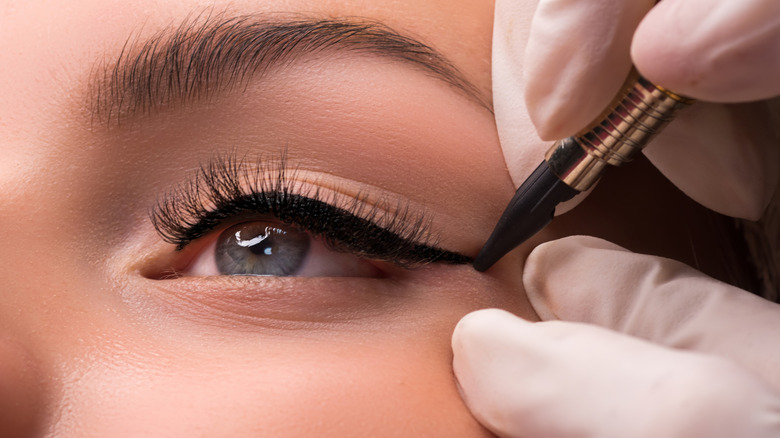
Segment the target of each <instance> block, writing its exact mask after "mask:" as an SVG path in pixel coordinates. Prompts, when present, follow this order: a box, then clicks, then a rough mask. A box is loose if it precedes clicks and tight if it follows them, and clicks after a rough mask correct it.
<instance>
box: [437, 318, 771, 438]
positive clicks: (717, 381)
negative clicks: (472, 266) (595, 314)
mask: <svg viewBox="0 0 780 438" xmlns="http://www.w3.org/2000/svg"><path fill="white" fill-rule="evenodd" d="M453 351H454V362H453V367H454V370H455V375H456V377H457V379H458V382H459V385H460V389H461V392H462V394H463V396H464V400H465V401H466V403H467V405H468V406H469V408H470V409H471V411H472V413H473V414H474V415H475V417H476V418H477V419H478V420H479V421H480V422H482V423H483V424H484V425H485V426H486V427H488V428H489V429H491V430H492V431H494V432H495V433H497V434H498V435H499V436H503V437H524V438H534V437H545V438H565V437H607V438H608V437H626V436H630V437H635V438H644V437H659V436H662V437H668V438H674V437H691V436H702V437H704V436H706V437H708V438H718V437H735V436H740V437H756V438H758V437H769V436H774V435H772V434H774V433H777V432H778V431H780V429H778V420H780V414H779V413H780V406H778V405H779V404H780V402H778V399H777V397H776V396H775V395H774V394H773V393H772V392H771V391H770V390H768V389H767V388H765V387H764V386H762V383H761V382H760V381H758V380H757V379H755V378H753V377H752V376H750V375H749V374H747V373H746V372H744V371H743V370H741V369H739V368H738V367H737V366H735V365H733V364H731V363H729V362H727V361H725V360H722V359H717V358H714V357H706V356H702V355H698V354H693V353H688V352H682V351H675V350H669V349H666V348H663V347H659V346H656V345H653V344H650V343H647V342H644V341H640V340H638V339H633V338H630V337H627V336H624V335H620V334H617V333H614V332H610V331H608V330H605V329H600V328H598V327H595V326H588V325H584V324H576V323H567V322H561V321H553V322H543V323H529V322H526V321H523V320H521V319H519V318H517V317H515V316H513V315H511V314H509V313H507V312H504V311H500V310H495V309H491V310H483V311H477V312H474V313H472V314H469V315H467V316H466V317H465V318H463V319H462V320H461V322H460V323H459V324H458V326H457V327H456V329H455V333H454V334H453Z"/></svg>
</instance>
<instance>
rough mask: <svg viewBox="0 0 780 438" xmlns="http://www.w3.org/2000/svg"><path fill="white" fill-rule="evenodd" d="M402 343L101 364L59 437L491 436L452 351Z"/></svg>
mask: <svg viewBox="0 0 780 438" xmlns="http://www.w3.org/2000/svg"><path fill="white" fill-rule="evenodd" d="M398 338H399V339H396V340H394V341H381V340H379V341H376V340H374V341H371V340H369V339H365V342H364V343H358V342H354V341H346V342H329V343H328V342H322V341H315V342H312V341H308V342H306V341H301V340H300V339H297V340H291V339H283V340H280V339H270V340H268V339H267V340H265V341H261V342H258V344H257V345H256V346H255V349H254V351H253V352H244V353H243V354H237V352H230V351H224V350H223V351H220V350H219V349H216V351H215V354H214V355H213V356H206V355H203V354H202V353H198V354H194V355H193V354H184V353H185V352H180V353H183V354H182V356H181V357H176V358H174V357H171V356H170V352H167V354H168V358H166V359H165V360H163V361H161V360H160V359H161V358H160V356H156V359H155V363H154V365H152V366H148V365H149V364H139V363H136V364H129V363H125V364H118V363H115V362H114V363H112V364H105V366H103V365H97V366H94V367H93V368H92V369H91V370H90V371H89V372H88V373H86V374H85V375H83V376H81V378H79V379H78V382H74V386H73V387H71V388H70V389H69V399H70V400H73V401H74V403H73V404H71V405H69V406H65V407H64V409H63V411H62V412H63V413H64V414H65V415H64V416H63V419H62V421H61V422H60V427H61V430H60V431H59V432H60V434H61V435H68V433H76V434H78V433H83V432H84V430H83V427H82V428H80V427H79V426H83V425H84V424H89V425H90V427H89V429H90V430H91V431H93V434H94V436H114V437H120V436H182V437H184V436H193V435H198V436H247V435H251V434H255V435H257V436H271V435H274V436H276V435H283V436H301V437H304V436H306V437H311V436H333V437H342V436H451V437H455V436H482V435H483V434H486V432H485V431H484V430H483V429H482V428H481V427H479V425H478V424H477V423H476V422H475V420H473V418H472V417H471V415H470V414H469V413H468V411H467V410H466V408H465V407H464V406H463V404H462V402H461V400H460V397H459V395H458V393H457V389H456V388H455V385H454V381H453V377H452V374H451V368H450V363H451V357H450V354H449V351H447V350H445V349H442V348H438V346H436V347H435V348H431V345H430V340H427V339H425V338H422V339H415V338H414V337H413V336H409V335H408V334H401V335H399V336H398ZM161 362H165V366H164V368H163V367H160V365H161ZM173 370H176V371H175V372H173Z"/></svg>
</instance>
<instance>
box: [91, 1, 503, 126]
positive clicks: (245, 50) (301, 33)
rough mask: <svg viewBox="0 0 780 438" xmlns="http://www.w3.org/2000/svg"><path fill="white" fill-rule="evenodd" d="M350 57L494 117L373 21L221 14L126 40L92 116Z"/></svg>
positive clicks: (94, 98)
mask: <svg viewBox="0 0 780 438" xmlns="http://www.w3.org/2000/svg"><path fill="white" fill-rule="evenodd" d="M326 51H348V52H356V53H361V54H367V55H374V56H381V57H385V58H389V59H393V60H396V61H399V62H402V63H405V64H407V65H409V66H411V67H412V68H417V69H420V70H422V71H423V72H425V73H427V74H428V75H429V76H431V77H434V78H436V79H439V80H442V81H444V82H445V83H447V84H449V85H450V86H452V87H453V88H454V89H455V90H457V91H458V92H460V93H462V94H464V95H465V96H466V97H468V98H470V99H472V100H473V101H475V102H477V103H478V104H479V105H480V106H482V107H484V108H486V109H488V110H489V111H491V112H492V107H491V104H490V102H489V100H488V99H487V98H486V97H485V96H484V95H483V94H482V93H481V92H480V90H479V89H478V88H477V87H476V86H475V85H474V84H472V83H471V82H469V81H468V80H467V79H466V78H465V76H464V75H463V74H462V73H461V72H460V71H459V70H458V68H457V67H455V65H454V64H453V63H452V62H450V61H449V60H447V59H446V58H445V57H444V56H443V55H441V54H440V53H439V52H437V51H436V50H435V49H433V48H432V47H430V46H428V45H426V44H425V43H423V42H421V41H418V40H415V39H413V38H411V37H408V36H404V35H401V34H399V33H397V32H395V31H394V30H392V29H390V28H389V27H387V26H385V25H383V24H381V23H378V22H374V21H368V20H363V19H357V18H349V19H348V18H339V19H316V18H293V19H290V18H287V19H283V18H279V17H278V16H274V17H271V16H263V15H243V16H237V17H227V16H225V15H224V14H220V15H217V16H207V17H205V18H200V17H196V18H194V19H187V20H185V21H184V22H183V23H182V24H181V25H179V26H178V27H175V28H172V29H166V30H163V31H161V32H158V33H157V34H155V35H153V36H152V37H151V38H149V39H147V40H145V41H137V40H134V39H133V38H132V37H131V38H130V39H128V40H127V42H126V43H125V45H124V47H123V48H122V50H121V52H120V54H119V56H118V58H117V59H116V60H115V61H113V62H100V63H98V64H96V66H95V68H93V70H92V74H91V80H90V93H89V95H90V99H89V104H88V105H89V109H90V113H91V115H92V118H93V120H95V119H97V120H99V121H101V122H105V123H107V124H109V125H111V124H114V123H115V124H120V123H121V122H122V121H123V120H124V119H126V118H130V117H133V116H137V115H142V114H149V113H151V112H152V111H154V110H156V109H158V108H160V107H163V106H177V105H183V104H186V103H189V102H196V101H199V100H202V99H207V98H208V97H210V96H212V95H213V94H214V93H219V92H225V91H229V90H231V89H233V88H235V87H240V86H246V85H247V83H248V81H249V80H250V79H251V78H254V77H257V76H262V75H263V74H264V73H266V72H267V71H268V70H270V69H271V68H273V67H276V66H283V65H286V64H289V63H291V62H293V61H295V60H296V59H298V58H299V57H300V56H302V55H311V54H317V53H323V52H326Z"/></svg>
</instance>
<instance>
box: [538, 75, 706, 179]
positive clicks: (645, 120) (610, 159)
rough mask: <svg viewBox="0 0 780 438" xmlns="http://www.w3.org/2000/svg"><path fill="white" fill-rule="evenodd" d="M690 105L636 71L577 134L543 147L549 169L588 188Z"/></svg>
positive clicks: (629, 158)
mask: <svg viewBox="0 0 780 438" xmlns="http://www.w3.org/2000/svg"><path fill="white" fill-rule="evenodd" d="M691 103H693V100H692V99H689V98H686V97H683V96H679V95H677V94H675V93H673V92H671V91H668V90H665V89H663V88H661V87H659V86H657V85H654V84H653V83H651V82H650V81H648V80H647V79H645V78H643V77H641V76H639V75H638V74H636V73H635V72H632V75H631V76H630V77H629V80H628V81H626V86H624V87H623V91H622V92H621V93H620V94H619V95H618V96H617V97H616V98H615V100H614V101H613V102H612V104H610V105H609V106H608V107H607V110H606V111H605V112H603V113H602V115H601V116H600V117H598V118H597V119H596V122H595V123H593V124H591V125H590V126H589V127H588V128H586V129H585V130H583V131H581V132H580V133H578V134H576V135H574V136H572V137H569V138H566V139H564V140H559V141H557V142H555V144H553V145H552V147H551V148H550V149H549V150H548V151H547V154H546V156H545V160H546V161H547V163H548V164H549V166H550V169H551V170H552V171H553V173H555V175H556V176H558V178H560V179H561V181H563V182H564V183H566V184H567V185H568V186H570V187H571V188H573V189H575V190H578V191H580V192H582V191H585V190H587V189H588V188H590V187H591V186H592V185H593V184H594V183H595V182H596V181H598V179H599V178H600V177H601V174H602V173H603V172H604V170H605V169H606V167H607V166H608V165H611V166H620V165H622V164H623V163H626V162H628V161H631V159H632V158H633V157H634V156H635V155H636V154H637V153H639V151H641V150H642V149H643V148H644V147H645V146H646V145H647V144H648V143H649V142H650V140H651V139H652V138H653V137H654V136H655V135H656V134H658V133H659V132H660V131H661V130H662V129H663V128H664V127H665V126H666V125H667V124H668V123H669V122H670V121H671V120H672V119H673V118H674V116H675V114H676V113H677V111H679V110H680V109H681V108H684V107H686V106H688V105H690V104H691Z"/></svg>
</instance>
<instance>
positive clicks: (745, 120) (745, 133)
mask: <svg viewBox="0 0 780 438" xmlns="http://www.w3.org/2000/svg"><path fill="white" fill-rule="evenodd" d="M778 3H780V2H778ZM772 106H775V107H776V108H772ZM644 153H645V155H646V156H647V157H648V158H649V159H650V161H651V162H652V163H653V165H654V166H656V167H657V168H658V170H660V171H661V172H662V173H663V174H664V175H665V176H666V177H667V178H668V179H669V180H670V181H672V182H673V183H674V185H675V186H677V187H678V188H679V189H680V190H682V191H683V192H684V193H685V194H687V195H688V196H690V197H691V198H693V199H694V200H695V201H696V202H698V203H700V204H702V205H704V206H705V207H708V208H710V209H712V210H715V211H717V212H719V213H722V214H725V215H728V216H733V217H740V218H744V219H750V220H757V219H759V218H760V217H761V215H762V213H763V212H764V210H765V209H766V206H767V204H768V203H769V201H770V200H771V199H772V195H773V194H774V191H775V189H776V187H777V183H778V179H780V166H778V165H777V164H778V163H780V99H776V100H775V101H772V102H770V101H761V102H752V103H743V104H732V105H722V104H707V103H703V102H701V103H697V104H696V105H694V106H693V107H691V108H688V109H687V110H686V111H683V112H682V113H681V114H680V115H679V117H678V118H677V120H675V121H674V122H672V123H671V124H670V125H669V126H668V127H667V128H666V130H664V131H663V132H661V133H660V134H659V135H658V137H657V138H656V139H655V140H654V141H653V142H652V143H650V145H648V146H647V148H645V150H644Z"/></svg>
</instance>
